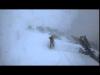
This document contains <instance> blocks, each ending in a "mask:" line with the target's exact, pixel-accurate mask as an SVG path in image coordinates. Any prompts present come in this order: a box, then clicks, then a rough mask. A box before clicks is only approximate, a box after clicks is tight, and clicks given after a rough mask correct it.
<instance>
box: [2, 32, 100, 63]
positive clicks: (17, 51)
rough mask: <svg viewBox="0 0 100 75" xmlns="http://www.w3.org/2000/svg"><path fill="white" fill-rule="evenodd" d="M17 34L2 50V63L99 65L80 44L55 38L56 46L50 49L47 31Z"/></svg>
mask: <svg viewBox="0 0 100 75" xmlns="http://www.w3.org/2000/svg"><path fill="white" fill-rule="evenodd" d="M16 35H17V36H16V37H13V41H14V42H11V43H10V44H11V47H9V48H6V49H5V50H2V57H1V59H2V63H1V64H2V65H98V63H97V62H96V61H94V60H93V59H92V58H90V57H89V56H87V55H83V54H80V53H79V52H78V50H79V48H80V45H77V44H74V43H71V42H69V41H65V40H57V39H55V48H54V49H49V48H48V45H49V39H48V37H49V34H47V33H40V32H38V31H34V32H32V31H29V30H27V31H22V32H17V34H16Z"/></svg>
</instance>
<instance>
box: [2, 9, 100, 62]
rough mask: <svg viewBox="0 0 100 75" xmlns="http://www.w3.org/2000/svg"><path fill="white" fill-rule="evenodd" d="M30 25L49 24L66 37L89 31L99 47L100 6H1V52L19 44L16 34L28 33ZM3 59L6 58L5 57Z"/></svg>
mask: <svg viewBox="0 0 100 75" xmlns="http://www.w3.org/2000/svg"><path fill="white" fill-rule="evenodd" d="M28 25H32V26H34V27H36V26H44V27H45V26H48V27H51V28H53V29H57V30H59V31H60V32H62V33H63V34H64V35H65V37H68V38H69V39H70V38H71V35H74V36H76V37H79V36H81V35H86V36H87V38H88V40H89V41H90V43H91V45H92V47H93V48H94V49H96V50H99V10H71V9H70V10H69V9H68V10H67V9H33V10H28V9H27V10H22V9H16V10H14V9H12V10H9V9H7V10H1V9H0V56H1V58H2V57H3V56H4V55H3V54H2V52H3V51H4V50H5V49H7V50H10V49H11V48H12V46H13V45H16V41H15V37H16V36H18V35H19V33H20V35H24V32H23V30H25V29H26V28H27V26H28ZM16 33H17V35H16ZM1 60H2V59H1Z"/></svg>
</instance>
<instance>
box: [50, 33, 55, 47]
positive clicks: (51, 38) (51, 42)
mask: <svg viewBox="0 0 100 75" xmlns="http://www.w3.org/2000/svg"><path fill="white" fill-rule="evenodd" d="M49 39H50V48H53V47H54V46H55V45H54V34H52V35H51V36H50V37H49Z"/></svg>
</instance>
